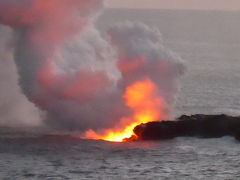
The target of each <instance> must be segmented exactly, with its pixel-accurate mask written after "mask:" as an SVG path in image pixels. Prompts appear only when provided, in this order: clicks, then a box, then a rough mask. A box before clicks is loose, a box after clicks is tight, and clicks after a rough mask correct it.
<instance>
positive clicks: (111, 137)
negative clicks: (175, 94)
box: [85, 79, 164, 142]
mask: <svg viewBox="0 0 240 180" xmlns="http://www.w3.org/2000/svg"><path fill="white" fill-rule="evenodd" d="M123 98H124V100H125V105H126V106H127V107H128V108H130V109H131V110H132V116H131V117H124V118H122V119H121V120H120V123H119V124H118V126H117V127H115V128H113V129H107V130H105V131H104V132H103V133H96V132H94V131H92V130H89V131H87V132H86V135H85V136H86V138H89V139H102V140H106V141H112V142H122V141H124V139H126V138H130V137H131V136H132V135H134V134H133V129H134V127H135V126H137V125H139V124H141V123H147V122H151V121H157V120H161V119H162V115H163V113H162V111H161V110H162V109H163V105H164V100H163V99H162V98H161V97H160V96H159V93H158V90H157V87H156V85H155V84H154V83H153V82H152V81H151V80H149V79H144V80H142V81H138V82H136V83H134V84H132V85H131V86H129V87H128V88H127V89H126V91H125V94H124V96H123Z"/></svg>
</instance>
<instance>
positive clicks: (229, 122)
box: [129, 114, 240, 141]
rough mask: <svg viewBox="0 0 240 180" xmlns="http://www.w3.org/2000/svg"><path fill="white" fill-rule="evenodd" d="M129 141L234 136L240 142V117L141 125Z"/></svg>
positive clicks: (192, 118) (191, 118)
mask: <svg viewBox="0 0 240 180" xmlns="http://www.w3.org/2000/svg"><path fill="white" fill-rule="evenodd" d="M134 133H135V135H136V136H134V137H132V138H130V139H129V140H166V139H172V138H175V137H200V138H220V137H223V136H233V137H235V138H236V139H237V140H239V141H240V116H238V117H233V116H228V115H225V114H221V115H204V114H196V115H191V116H187V115H183V116H181V117H179V118H178V119H176V120H175V121H159V122H149V123H146V124H140V125H138V126H136V127H135V128H134Z"/></svg>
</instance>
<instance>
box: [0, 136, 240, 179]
mask: <svg viewBox="0 0 240 180" xmlns="http://www.w3.org/2000/svg"><path fill="white" fill-rule="evenodd" d="M47 139H48V140H47ZM239 156H240V149H239V142H236V141H235V140H234V139H233V138H230V137H224V138H221V139H197V138H176V139H173V140H169V141H161V142H136V143H109V142H102V141H83V140H79V139H71V138H66V137H65V138H63V137H55V138H42V139H41V138H39V139H30V138H25V139H5V140H4V139H1V140H0V159H1V160H0V177H1V179H2V180H16V179H37V180H43V179H44V180H45V179H48V180H65V179H66V180H67V179H73V180H79V179H101V180H108V179H109V180H112V179H114V180H115V179H117V180H118V179H119V180H122V179H136V180H138V179H140V180H141V179H142V180H145V179H149V180H151V179H183V180H186V179H211V180H212V179H216V180H217V179H239V178H240V174H239V166H240V162H239Z"/></svg>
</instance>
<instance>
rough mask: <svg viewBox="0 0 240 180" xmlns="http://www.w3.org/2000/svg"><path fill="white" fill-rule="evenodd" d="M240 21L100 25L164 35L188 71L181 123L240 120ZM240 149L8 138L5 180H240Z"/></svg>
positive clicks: (216, 17)
mask: <svg viewBox="0 0 240 180" xmlns="http://www.w3.org/2000/svg"><path fill="white" fill-rule="evenodd" d="M239 19H240V12H217V11H214V12H208V11H170V10H164V11H157V10H147V11H141V10H120V9H111V10H107V11H106V12H105V14H104V15H103V16H102V17H101V18H100V20H99V22H98V26H99V28H100V29H102V30H103V31H104V30H105V29H107V27H109V26H111V25H112V24H113V23H116V22H122V21H127V20H130V21H142V22H144V23H146V24H148V25H150V26H154V27H157V28H159V30H160V31H161V33H162V36H163V40H164V42H165V44H166V45H167V46H168V47H169V48H170V49H172V50H174V51H175V52H176V53H178V54H179V55H180V56H181V57H182V58H183V59H184V63H185V65H186V67H187V72H186V75H185V76H184V77H183V79H182V80H181V81H182V82H181V89H180V92H179V94H178V97H177V103H176V107H175V114H174V116H179V115H181V114H196V113H206V114H216V113H227V114H232V115H240V36H239V32H240V23H239ZM239 145H240V144H239V142H237V141H236V140H234V139H233V138H230V137H224V138H220V139H197V138H176V139H173V140H170V141H161V142H136V143H135V142H132V143H109V142H103V141H91V140H80V139H75V138H70V137H61V136H59V137H58V136H56V137H44V138H29V137H27V135H26V137H25V138H18V137H16V136H14V137H11V136H10V137H5V136H3V135H2V134H1V137H0V179H2V180H16V179H19V180H22V179H33V180H34V179H36V180H45V179H46V180H67V179H73V180H79V179H81V180H82V179H100V180H108V179H109V180H115V179H116V180H118V179H119V180H122V179H133V180H139V179H140V180H141V179H144V180H145V179H149V180H151V179H166V180H167V179H169V180H171V179H183V180H187V179H191V180H192V179H211V180H212V179H216V180H217V179H240V175H239V166H240V163H239V160H240V159H239V157H240V148H239Z"/></svg>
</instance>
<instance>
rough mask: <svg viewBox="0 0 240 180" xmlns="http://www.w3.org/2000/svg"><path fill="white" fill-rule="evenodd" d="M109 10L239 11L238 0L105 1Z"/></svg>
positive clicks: (239, 4) (239, 3) (239, 1)
mask: <svg viewBox="0 0 240 180" xmlns="http://www.w3.org/2000/svg"><path fill="white" fill-rule="evenodd" d="M106 2H107V6H108V7H111V8H143V9H144V8H154V9H200V10H240V0H106Z"/></svg>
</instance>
